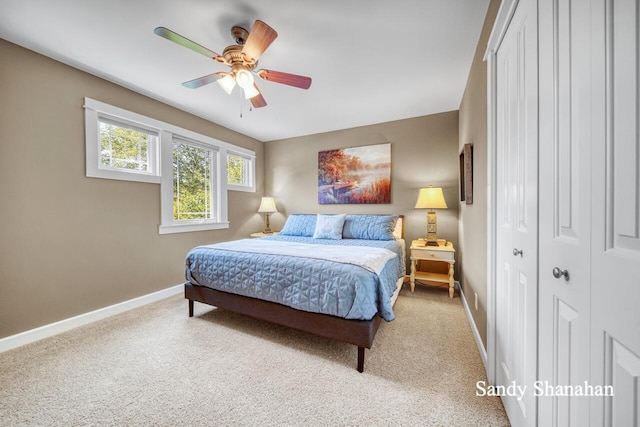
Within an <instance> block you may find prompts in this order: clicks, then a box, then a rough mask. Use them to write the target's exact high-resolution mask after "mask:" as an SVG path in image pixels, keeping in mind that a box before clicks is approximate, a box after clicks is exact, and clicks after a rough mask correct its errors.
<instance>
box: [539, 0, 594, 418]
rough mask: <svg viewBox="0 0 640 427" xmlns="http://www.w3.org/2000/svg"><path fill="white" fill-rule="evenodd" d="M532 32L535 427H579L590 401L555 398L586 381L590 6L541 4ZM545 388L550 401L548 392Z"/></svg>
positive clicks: (552, 0) (568, 0)
mask: <svg viewBox="0 0 640 427" xmlns="http://www.w3.org/2000/svg"><path fill="white" fill-rule="evenodd" d="M539 31H540V72H539V73H540V181H539V186H540V187H539V189H540V199H539V204H540V211H539V212H540V224H539V226H540V229H539V232H540V240H539V245H540V246H539V247H540V251H539V263H540V267H539V268H540V270H539V276H538V278H539V287H540V292H539V298H540V300H539V315H538V317H539V327H540V330H539V331H540V338H539V343H538V344H539V355H538V356H539V361H540V364H539V372H538V380H539V381H540V382H539V383H538V386H539V387H538V393H539V394H541V395H540V397H539V398H538V406H539V422H540V425H545V426H550V427H552V426H553V427H561V426H562V427H571V426H576V427H582V426H588V425H589V399H588V398H585V397H576V396H558V395H555V394H556V393H555V390H556V387H557V386H562V387H564V386H573V387H577V386H581V385H584V382H585V381H588V380H589V366H590V353H589V336H590V298H589V297H590V291H589V289H590V286H591V282H590V264H591V262H590V258H591V190H592V183H591V180H592V169H591V148H592V132H591V114H592V112H591V96H590V95H591V82H592V79H591V71H590V67H591V62H590V58H591V54H590V50H591V44H590V31H591V17H590V5H589V1H585V0H580V1H576V0H573V1H572V0H540V2H539ZM549 387H551V390H553V391H554V392H553V393H548V392H547V390H549ZM540 390H542V392H540ZM596 425H597V424H596Z"/></svg>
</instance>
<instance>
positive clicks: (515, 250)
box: [513, 248, 522, 257]
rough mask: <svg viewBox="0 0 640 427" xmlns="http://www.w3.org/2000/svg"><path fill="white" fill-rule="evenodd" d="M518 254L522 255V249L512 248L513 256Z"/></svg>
mask: <svg viewBox="0 0 640 427" xmlns="http://www.w3.org/2000/svg"><path fill="white" fill-rule="evenodd" d="M518 255H520V257H522V249H517V248H513V256H518Z"/></svg>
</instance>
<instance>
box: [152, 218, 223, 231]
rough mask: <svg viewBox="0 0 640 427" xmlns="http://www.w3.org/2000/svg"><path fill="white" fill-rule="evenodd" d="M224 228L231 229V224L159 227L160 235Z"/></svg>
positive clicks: (210, 223) (215, 223)
mask: <svg viewBox="0 0 640 427" xmlns="http://www.w3.org/2000/svg"><path fill="white" fill-rule="evenodd" d="M223 228H229V222H228V221H227V222H207V223H197V224H174V225H161V226H159V227H158V233H159V234H173V233H189V232H192V231H207V230H220V229H223Z"/></svg>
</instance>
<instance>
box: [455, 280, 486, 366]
mask: <svg viewBox="0 0 640 427" xmlns="http://www.w3.org/2000/svg"><path fill="white" fill-rule="evenodd" d="M460 298H461V299H462V306H463V307H464V312H465V313H466V314H467V320H469V325H470V326H471V332H472V333H473V337H474V338H475V340H476V345H477V346H478V351H480V358H481V359H482V364H483V365H484V370H485V371H487V350H486V349H485V348H484V344H482V338H481V337H480V332H478V327H477V326H476V322H475V321H474V320H473V316H472V315H471V310H470V309H469V306H468V305H467V299H466V298H465V297H464V293H463V292H462V286H460Z"/></svg>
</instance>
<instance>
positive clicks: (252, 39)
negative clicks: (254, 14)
mask: <svg viewBox="0 0 640 427" xmlns="http://www.w3.org/2000/svg"><path fill="white" fill-rule="evenodd" d="M276 37H278V33H276V30H274V29H273V28H271V27H270V26H268V25H267V24H265V23H264V22H262V21H261V20H259V19H258V20H256V22H255V23H254V24H253V28H251V32H250V33H249V37H247V41H246V42H245V44H244V47H243V48H242V53H244V54H245V55H246V56H247V57H248V58H252V59H254V60H256V61H257V60H258V58H260V56H262V54H263V53H264V51H265V50H267V48H268V47H269V46H270V45H271V43H273V41H274V40H275V39H276Z"/></svg>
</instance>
